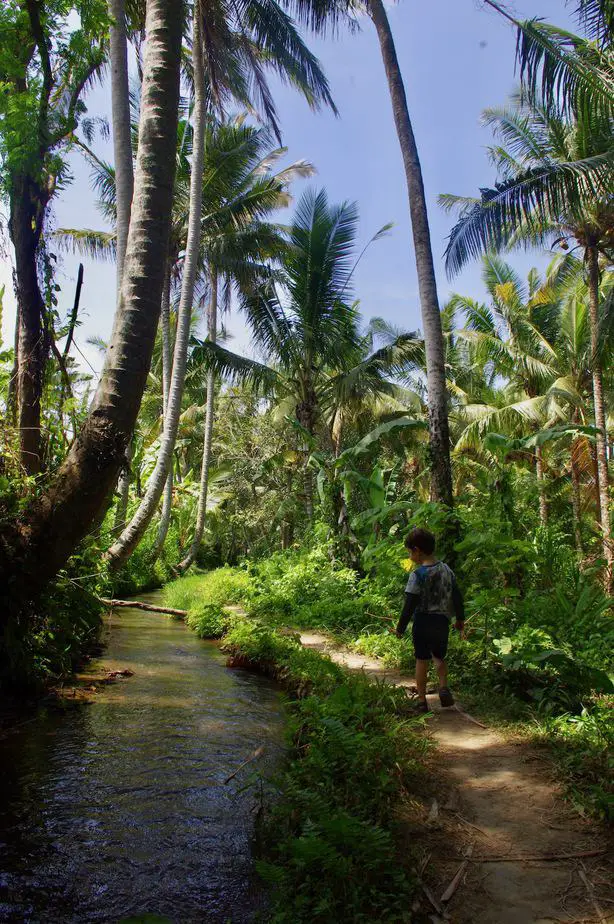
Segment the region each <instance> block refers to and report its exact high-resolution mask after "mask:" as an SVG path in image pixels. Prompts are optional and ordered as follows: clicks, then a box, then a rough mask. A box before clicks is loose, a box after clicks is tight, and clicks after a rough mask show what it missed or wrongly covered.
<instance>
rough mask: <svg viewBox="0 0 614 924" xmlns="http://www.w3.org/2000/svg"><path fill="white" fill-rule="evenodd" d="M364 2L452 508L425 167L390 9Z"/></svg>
mask: <svg viewBox="0 0 614 924" xmlns="http://www.w3.org/2000/svg"><path fill="white" fill-rule="evenodd" d="M366 5H367V10H368V13H369V16H370V17H371V19H372V20H373V24H374V25H375V29H376V31H377V36H378V39H379V43H380V49H381V53H382V60H383V62H384V68H385V71H386V77H387V79H388V87H389V90H390V98H391V100H392V110H393V115H394V121H395V126H396V130H397V135H398V138H399V144H400V146H401V154H402V156H403V165H404V167H405V179H406V182H407V191H408V195H409V210H410V215H411V224H412V230H413V238H414V252H415V259H416V268H417V271H418V286H419V290H420V305H421V309H422V323H423V326H424V343H425V351H426V370H427V382H428V406H429V433H430V441H431V454H432V495H433V498H434V500H437V501H440V502H441V503H443V504H447V505H448V506H449V507H451V506H452V502H453V498H452V471H451V467H450V436H449V425H448V405H447V400H448V397H447V392H446V373H445V360H444V342H443V333H442V327H441V315H440V311H439V300H438V297H437V281H436V278H435V265H434V261H433V251H432V247H431V235H430V230H429V221H428V211H427V207H426V196H425V192H424V181H423V178H422V168H421V166H420V158H419V155H418V148H417V145H416V139H415V137H414V132H413V128H412V124H411V120H410V117H409V109H408V106H407V98H406V95H405V87H404V86H403V77H402V75H401V69H400V67H399V62H398V59H397V54H396V49H395V46H394V39H393V36H392V31H391V29H390V23H389V21H388V16H387V14H386V9H385V7H384V4H383V2H382V0H367V4H366Z"/></svg>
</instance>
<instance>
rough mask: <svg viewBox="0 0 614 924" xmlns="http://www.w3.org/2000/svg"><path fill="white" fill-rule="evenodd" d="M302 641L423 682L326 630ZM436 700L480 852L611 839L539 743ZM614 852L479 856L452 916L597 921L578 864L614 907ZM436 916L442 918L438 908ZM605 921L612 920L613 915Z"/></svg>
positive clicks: (546, 850)
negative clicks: (586, 813)
mask: <svg viewBox="0 0 614 924" xmlns="http://www.w3.org/2000/svg"><path fill="white" fill-rule="evenodd" d="M301 642H302V644H303V645H304V646H305V647H306V648H312V649H314V650H316V651H320V652H321V653H322V654H326V655H328V656H329V657H330V658H331V659H332V660H333V661H335V662H336V663H337V664H341V665H343V666H344V667H346V668H348V670H352V671H363V672H364V673H365V674H366V675H367V676H368V677H372V678H374V679H379V680H385V681H387V682H389V683H393V684H395V685H397V686H403V687H406V688H407V689H408V690H411V691H413V690H414V689H415V686H414V681H413V679H412V678H411V677H407V676H405V675H402V674H400V673H399V671H395V670H390V669H387V668H385V667H384V666H383V664H382V662H381V661H378V660H376V659H374V658H368V657H363V656H362V655H358V654H356V653H354V652H351V651H348V650H345V649H341V648H339V647H337V646H336V645H335V644H334V642H333V641H332V640H331V639H330V638H328V637H327V636H326V635H323V634H320V633H315V632H302V633H301ZM428 700H429V706H430V707H431V709H432V711H433V713H434V714H435V715H434V718H433V719H431V720H430V721H429V726H428V727H429V731H430V733H431V734H432V736H433V738H434V739H435V741H436V742H437V744H438V760H439V762H440V765H441V767H442V768H444V772H445V774H446V775H447V776H448V779H449V778H450V777H451V778H452V780H453V782H454V783H455V784H456V786H458V804H459V808H458V812H457V814H458V813H460V817H461V818H463V819H465V820H466V824H467V834H466V842H467V846H468V845H469V844H473V850H474V855H475V856H480V857H503V856H510V857H518V856H521V857H527V856H531V857H534V856H539V857H542V856H553V855H554V856H559V855H560V854H565V853H577V852H580V851H583V850H594V849H598V848H599V847H601V846H605V843H604V835H603V833H602V831H601V830H600V829H599V827H598V826H597V825H595V824H592V823H591V822H589V821H586V820H584V819H582V818H581V817H580V816H578V815H577V813H576V812H574V810H573V809H572V808H571V807H570V806H569V805H567V804H566V803H565V802H563V800H562V797H561V793H560V790H559V788H558V786H557V785H556V783H555V782H554V781H553V780H552V779H551V778H550V773H551V768H550V766H549V765H548V764H547V763H546V762H545V761H543V760H542V758H541V757H540V755H539V752H538V751H536V750H535V749H534V748H533V747H531V746H530V745H528V744H527V743H526V742H523V741H518V742H516V741H513V740H507V739H506V738H504V737H503V736H502V735H500V734H498V733H496V732H494V731H491V730H490V729H486V728H481V727H479V726H478V725H477V724H474V723H473V722H472V721H471V719H470V718H468V717H467V716H466V714H465V713H463V711H462V710H460V709H457V708H456V707H454V708H452V709H442V708H441V707H440V705H439V699H438V697H437V695H430V696H429V697H428ZM461 859H462V858H461ZM612 859H613V858H612V856H611V854H610V856H609V858H607V857H605V856H599V857H596V858H591V859H587V860H585V861H581V860H564V861H555V862H545V861H539V862H512V861H506V862H496V863H477V862H476V863H472V864H470V866H469V872H468V875H467V879H466V881H465V882H464V884H463V886H462V887H461V888H460V889H459V890H458V893H457V895H456V896H455V898H454V900H453V901H452V902H451V903H450V905H451V907H450V908H449V911H448V915H449V917H448V920H450V921H453V922H457V924H469V922H471V924H546V922H554V921H560V922H572V921H574V922H580V921H582V922H590V921H599V920H600V918H599V917H598V916H597V912H596V911H595V909H594V907H593V905H592V903H591V900H590V898H589V896H588V895H587V891H586V886H585V884H584V883H583V880H582V878H581V876H580V875H579V871H580V870H582V871H583V872H584V870H586V875H587V876H588V879H589V880H591V881H592V882H594V883H595V884H596V889H597V893H598V894H599V895H600V896H601V897H602V898H603V904H605V907H606V908H608V909H612V908H613V907H614V901H613V899H614V894H613V893H612V889H611V886H610V885H609V884H610V883H611V882H612V879H613V867H612ZM450 860H451V861H452V866H451V867H450V868H451V869H454V868H455V867H458V863H459V857H458V856H452V857H450ZM581 863H583V864H584V867H582V866H581V865H580V864H581ZM608 865H609V869H608ZM431 920H432V921H437V920H442V919H440V918H437V916H432V917H431ZM601 920H602V921H603V919H601ZM605 920H606V921H613V922H614V915H612V916H608V917H607V918H605Z"/></svg>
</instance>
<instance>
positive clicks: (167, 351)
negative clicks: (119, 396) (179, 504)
mask: <svg viewBox="0 0 614 924" xmlns="http://www.w3.org/2000/svg"><path fill="white" fill-rule="evenodd" d="M170 282H171V280H170V265H169V266H167V269H166V277H165V279H164V290H163V292H162V310H161V312H160V328H161V331H162V420H163V421H165V420H166V417H167V414H168V394H169V389H170V384H171V373H172V367H171V291H170ZM172 505H173V459H172V457H171V462H170V465H169V469H168V475H167V476H166V484H165V485H164V497H163V500H162V515H161V517H160V525H159V527H158V535H157V537H156V544H155V546H154V550H153V552H154V557H155V558H157V557H158V555H159V554H160V553H161V551H162V549H163V548H164V543H165V542H166V536H167V534H168V528H169V526H170V522H171V508H172Z"/></svg>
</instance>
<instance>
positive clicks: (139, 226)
mask: <svg viewBox="0 0 614 924" xmlns="http://www.w3.org/2000/svg"><path fill="white" fill-rule="evenodd" d="M179 12H181V11H179ZM181 25H182V17H181V15H179V14H178V10H177V3H176V0H172V2H171V0H149V2H148V4H147V19H146V30H147V44H146V51H145V68H144V80H143V92H142V104H141V115H140V124H139V147H138V156H137V166H136V181H135V189H136V194H135V201H134V207H133V213H132V221H131V223H130V231H129V235H128V246H127V250H126V260H125V269H124V275H123V280H122V292H121V298H120V300H119V305H118V307H117V311H116V315H115V322H114V326H113V333H112V337H111V343H110V346H109V349H108V350H107V353H106V356H105V364H104V368H103V370H102V375H101V378H100V382H99V384H98V388H97V390H96V395H95V397H94V400H93V402H92V405H91V408H90V411H89V414H88V416H87V418H86V420H85V422H84V424H83V426H82V427H81V430H80V432H79V433H78V435H77V437H76V439H75V441H74V442H73V444H72V446H71V449H70V451H69V453H68V455H67V457H66V459H65V461H64V462H63V464H62V466H61V467H60V469H59V471H58V472H57V474H56V476H55V478H54V480H53V482H52V483H51V485H50V486H49V488H48V490H47V491H46V492H45V493H44V494H43V495H42V496H41V497H40V498H39V499H38V500H37V501H36V502H35V504H34V505H33V506H32V507H31V508H30V509H29V510H28V511H27V513H26V516H25V518H24V520H22V521H21V522H20V523H13V524H5V525H4V532H5V535H4V537H3V539H6V538H10V539H11V540H12V541H11V543H10V544H9V543H8V542H6V541H0V587H8V586H9V576H10V577H11V578H12V581H11V586H12V588H13V589H14V593H13V595H12V597H11V600H10V605H11V608H12V615H17V616H18V621H16V623H15V625H19V627H20V630H21V631H25V626H26V624H27V620H26V619H25V618H24V613H25V612H28V611H29V609H28V606H27V604H28V601H31V600H33V599H34V598H35V597H36V596H37V594H38V593H40V591H41V590H42V589H43V588H44V587H45V585H46V584H47V583H48V582H49V581H50V580H51V579H52V578H53V577H54V576H55V575H56V574H57V572H58V570H59V569H60V568H61V567H62V566H63V565H64V564H65V563H66V561H67V559H68V558H69V556H70V555H72V554H73V552H74V551H75V549H76V547H77V545H78V543H79V542H80V541H81V540H82V539H83V537H84V536H85V535H86V534H87V532H88V530H89V529H90V528H91V525H92V523H93V522H95V520H96V518H97V516H99V514H100V511H101V510H102V508H103V506H104V504H105V502H106V500H107V498H108V496H109V493H110V491H111V490H112V488H113V485H114V484H115V482H116V480H117V474H118V471H119V468H120V465H121V460H122V458H123V455H124V451H125V448H126V445H127V444H128V440H129V439H130V436H131V434H132V432H133V429H134V425H135V422H136V419H137V415H138V412H139V408H140V405H141V398H142V396H143V391H144V388H145V384H146V381H147V375H148V372H149V365H150V362H151V355H152V351H153V346H154V340H155V335H156V327H157V324H158V315H159V311H160V298H161V295H162V282H163V275H164V256H165V254H166V253H167V250H168V240H169V233H170V219H171V207H172V199H173V185H174V175H175V160H176V158H175V149H176V141H177V120H178V109H179V74H180V61H181ZM9 529H11V530H12V535H11V536H10V537H7V533H8V531H9ZM10 616H11V611H10V610H9V607H8V606H6V607H2V608H0V620H1V621H2V622H5V621H6V620H7V619H9V618H10ZM6 637H8V636H5V641H6Z"/></svg>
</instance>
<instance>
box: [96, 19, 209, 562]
mask: <svg viewBox="0 0 614 924" xmlns="http://www.w3.org/2000/svg"><path fill="white" fill-rule="evenodd" d="M199 9H200V5H199V3H196V4H195V5H194V44H193V55H194V147H193V160H192V174H191V177H190V212H189V217H188V237H187V242H186V253H185V262H184V270H183V281H182V286H181V299H180V302H179V311H178V319H177V334H176V338H175V351H174V355H173V374H172V378H171V384H170V388H169V396H168V406H167V414H166V419H165V421H164V431H163V433H162V439H161V442H160V450H159V452H158V458H157V460H156V465H155V468H154V471H153V473H152V475H151V477H150V479H149V481H148V483H147V489H146V491H145V495H144V497H143V500H142V501H141V503H140V505H139V508H138V510H137V511H136V513H135V514H134V516H133V518H132V520H131V521H130V523H129V524H128V526H127V527H126V529H125V530H124V531H123V532H122V534H121V536H120V537H119V538H118V539H117V541H116V542H114V543H113V545H112V546H111V548H110V549H109V551H108V552H107V559H108V561H109V565H110V567H111V569H112V570H115V569H117V568H119V567H120V566H121V565H122V564H123V563H124V562H125V561H126V559H127V558H129V556H130V555H131V554H132V552H133V551H134V549H135V548H136V547H137V545H138V544H139V542H140V541H141V539H142V538H143V535H144V533H145V530H146V529H147V527H148V526H149V524H150V522H151V519H152V517H153V515H154V513H155V511H156V509H157V507H158V503H159V501H160V498H161V496H162V492H163V491H164V486H165V484H166V480H167V476H168V472H169V469H170V467H171V464H172V459H173V450H174V448H175V440H176V438H177V429H178V427H179V417H180V414H181V401H182V398H183V387H184V383H185V370H186V363H187V355H188V342H189V339H190V321H191V316H192V302H193V298H194V284H195V282H196V272H197V269H198V257H199V249H200V225H201V207H202V194H203V188H202V187H203V164H204V138H205V120H206V114H207V110H206V93H205V86H204V73H203V65H202V60H203V56H202V39H201V29H200V21H199V16H200V13H199ZM164 265H165V266H166V259H165V260H164Z"/></svg>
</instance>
